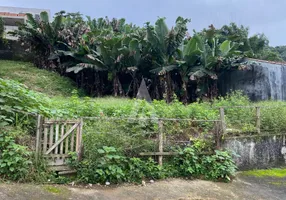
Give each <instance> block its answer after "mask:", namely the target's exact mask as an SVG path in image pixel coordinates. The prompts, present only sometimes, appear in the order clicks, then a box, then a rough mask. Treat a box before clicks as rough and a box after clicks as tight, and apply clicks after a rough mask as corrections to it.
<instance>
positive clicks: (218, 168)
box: [201, 150, 236, 181]
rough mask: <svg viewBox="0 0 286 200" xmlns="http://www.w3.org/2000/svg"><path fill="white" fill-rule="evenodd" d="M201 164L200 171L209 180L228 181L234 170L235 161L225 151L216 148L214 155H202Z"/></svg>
mask: <svg viewBox="0 0 286 200" xmlns="http://www.w3.org/2000/svg"><path fill="white" fill-rule="evenodd" d="M201 165H202V169H201V173H202V174H203V175H204V176H205V178H207V179H211V180H222V181H230V180H231V179H232V178H233V177H234V173H235V171H236V166H235V163H234V161H233V159H232V157H231V155H230V154H229V153H228V152H227V151H218V150H216V151H215V154H214V155H210V156H205V157H203V158H202V161H201Z"/></svg>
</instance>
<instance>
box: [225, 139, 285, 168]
mask: <svg viewBox="0 0 286 200" xmlns="http://www.w3.org/2000/svg"><path fill="white" fill-rule="evenodd" d="M283 137H285V136H283V135H282V134H278V135H263V136H262V135H256V136H239V137H227V138H225V140H224V144H223V146H224V148H226V149H229V150H230V151H232V152H234V153H235V154H236V155H237V157H236V156H235V162H236V164H237V166H238V168H239V169H240V170H245V169H257V168H258V169H259V168H261V169H262V168H268V167H278V166H281V165H284V166H286V163H285V159H284V157H283V155H282V153H281V149H282V147H283V143H284V140H285V138H283ZM283 139H284V140H283Z"/></svg>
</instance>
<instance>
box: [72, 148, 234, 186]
mask: <svg viewBox="0 0 286 200" xmlns="http://www.w3.org/2000/svg"><path fill="white" fill-rule="evenodd" d="M201 148H202V146H200V145H194V146H192V147H187V148H184V149H179V151H178V152H179V154H178V156H175V157H174V158H173V159H171V160H169V162H167V163H166V164H165V165H163V166H159V165H158V164H157V163H156V162H154V160H153V159H151V158H149V159H147V160H142V159H140V158H136V157H131V158H130V157H126V156H124V155H122V154H121V153H120V152H118V151H117V150H116V149H115V148H114V147H107V146H103V147H102V148H100V149H97V153H96V154H93V155H92V156H88V157H85V158H84V159H83V160H82V161H77V156H76V154H75V153H71V155H72V157H71V159H70V162H69V164H70V165H71V166H72V167H74V168H76V169H77V171H78V180H79V181H81V182H85V183H105V182H111V183H113V184H114V183H120V182H124V181H125V182H126V181H128V182H141V180H144V179H147V180H148V179H149V180H150V179H153V180H154V179H155V180H158V179H162V178H167V177H189V178H195V177H204V178H206V179H210V180H220V181H230V180H231V178H232V177H233V176H234V172H235V170H236V167H235V164H234V162H233V160H232V158H231V156H230V154H228V153H227V152H224V151H215V154H213V155H202V154H201Z"/></svg>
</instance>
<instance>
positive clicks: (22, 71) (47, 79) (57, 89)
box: [0, 60, 76, 96]
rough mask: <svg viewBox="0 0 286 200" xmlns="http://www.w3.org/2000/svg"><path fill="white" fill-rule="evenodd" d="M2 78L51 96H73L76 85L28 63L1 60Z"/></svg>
mask: <svg viewBox="0 0 286 200" xmlns="http://www.w3.org/2000/svg"><path fill="white" fill-rule="evenodd" d="M0 69H1V70H0V78H3V79H10V80H14V81H18V82H20V83H23V84H25V85H26V86H27V87H28V88H29V89H30V90H33V91H37V92H41V93H44V94H47V95H49V96H71V94H72V91H73V90H75V89H76V85H75V84H74V83H73V81H72V80H70V79H69V78H66V77H61V76H60V75H59V74H57V73H54V72H49V71H46V70H43V69H38V68H36V67H34V66H33V65H32V64H31V63H28V62H19V61H7V60H0Z"/></svg>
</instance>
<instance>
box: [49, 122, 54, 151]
mask: <svg viewBox="0 0 286 200" xmlns="http://www.w3.org/2000/svg"><path fill="white" fill-rule="evenodd" d="M53 137H54V124H52V125H50V141H49V148H51V147H52V146H53V139H54V138H53Z"/></svg>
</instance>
